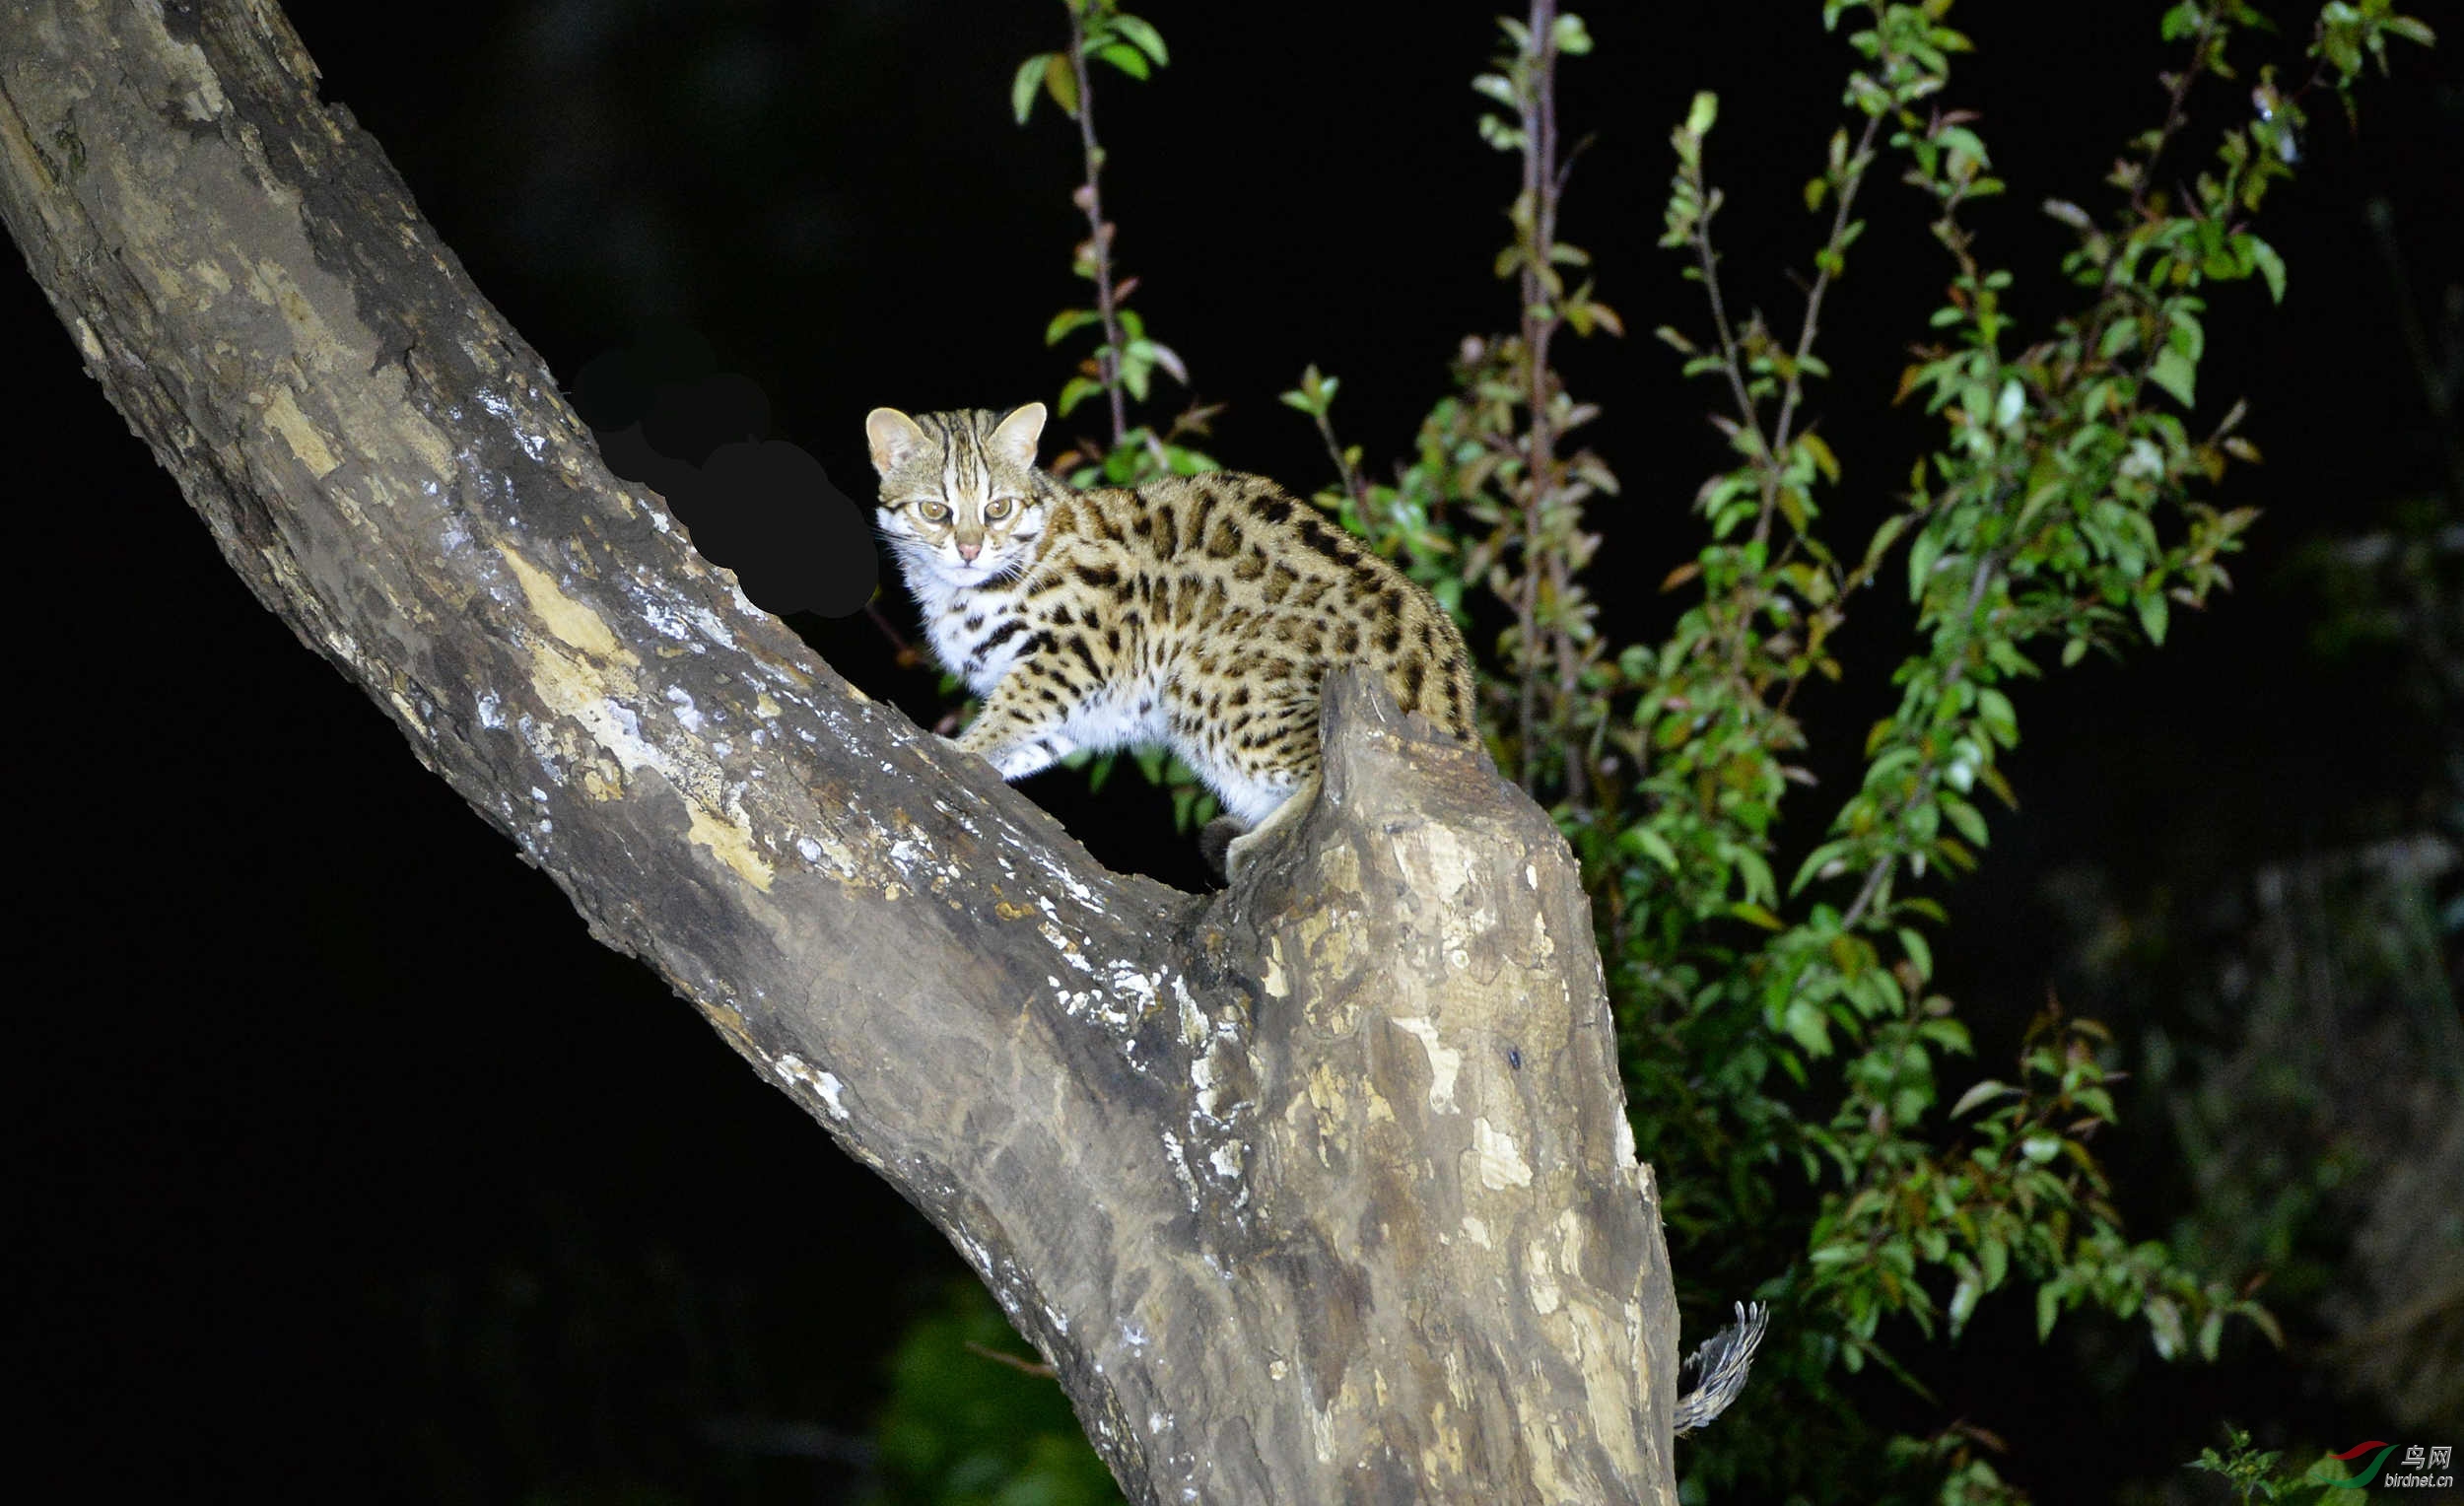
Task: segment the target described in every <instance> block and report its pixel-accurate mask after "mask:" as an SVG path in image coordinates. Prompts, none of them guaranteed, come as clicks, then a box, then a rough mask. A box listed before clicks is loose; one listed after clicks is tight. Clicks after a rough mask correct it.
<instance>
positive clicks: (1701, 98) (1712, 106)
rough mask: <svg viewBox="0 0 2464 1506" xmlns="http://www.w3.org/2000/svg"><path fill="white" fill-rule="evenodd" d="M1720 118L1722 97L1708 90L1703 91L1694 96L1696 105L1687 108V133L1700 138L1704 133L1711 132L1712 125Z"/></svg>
mask: <svg viewBox="0 0 2464 1506" xmlns="http://www.w3.org/2000/svg"><path fill="white" fill-rule="evenodd" d="M1719 118H1720V97H1719V96H1718V95H1715V94H1713V93H1712V92H1711V91H1710V90H1708V89H1706V90H1703V91H1702V92H1700V93H1699V94H1696V95H1695V96H1694V103H1692V104H1691V105H1689V106H1688V107H1687V108H1686V111H1685V129H1686V132H1687V133H1688V134H1690V135H1695V136H1700V135H1702V134H1703V133H1704V132H1706V131H1708V130H1710V129H1711V123H1712V122H1713V121H1715V120H1717V119H1719Z"/></svg>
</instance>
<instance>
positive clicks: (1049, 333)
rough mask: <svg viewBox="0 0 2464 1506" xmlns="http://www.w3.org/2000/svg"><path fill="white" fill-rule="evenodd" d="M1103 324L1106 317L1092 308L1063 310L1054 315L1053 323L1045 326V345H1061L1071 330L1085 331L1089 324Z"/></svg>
mask: <svg viewBox="0 0 2464 1506" xmlns="http://www.w3.org/2000/svg"><path fill="white" fill-rule="evenodd" d="M1102 322H1104V316H1103V315H1102V314H1100V313H1097V312H1096V311H1095V310H1094V309H1092V308H1063V309H1062V310H1061V312H1059V313H1057V314H1054V315H1053V322H1051V323H1050V324H1047V325H1045V326H1044V343H1045V344H1047V345H1059V344H1060V343H1061V341H1062V340H1063V339H1065V338H1067V336H1068V334H1069V332H1070V331H1071V330H1073V329H1083V328H1085V327H1086V326H1087V325H1089V324H1101V323H1102Z"/></svg>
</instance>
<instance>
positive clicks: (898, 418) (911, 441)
mask: <svg viewBox="0 0 2464 1506" xmlns="http://www.w3.org/2000/svg"><path fill="white" fill-rule="evenodd" d="M864 438H865V439H867V440H869V441H871V442H872V468H873V469H874V470H877V471H879V472H881V473H882V474H883V475H885V476H886V475H888V474H889V473H890V467H891V466H893V465H896V464H898V462H900V461H901V460H904V459H906V458H907V457H908V456H909V455H911V454H914V453H915V452H916V450H917V449H918V448H919V447H921V446H922V445H924V431H923V430H922V429H919V428H917V427H916V421H915V420H914V419H912V418H909V417H908V416H907V415H906V414H904V413H901V412H899V411H898V410H897V409H896V408H875V409H873V410H872V411H871V412H870V413H867V414H865V415H864Z"/></svg>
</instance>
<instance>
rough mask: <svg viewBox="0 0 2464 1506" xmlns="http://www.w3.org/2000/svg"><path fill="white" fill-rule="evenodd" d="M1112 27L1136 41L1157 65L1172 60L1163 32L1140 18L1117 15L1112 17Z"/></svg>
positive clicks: (1140, 49) (1139, 47)
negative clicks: (1166, 49) (1165, 46)
mask: <svg viewBox="0 0 2464 1506" xmlns="http://www.w3.org/2000/svg"><path fill="white" fill-rule="evenodd" d="M1112 28H1113V30H1114V31H1116V32H1119V33H1120V34H1122V35H1124V36H1127V37H1128V38H1129V40H1130V41H1132V42H1134V43H1135V44H1136V45H1137V48H1138V50H1139V51H1141V52H1143V53H1145V54H1146V55H1147V56H1148V57H1151V58H1153V59H1154V60H1155V65H1156V66H1157V67H1162V66H1163V65H1164V64H1166V63H1169V62H1171V61H1172V57H1171V55H1170V54H1169V53H1167V52H1165V51H1164V39H1163V35H1162V34H1160V33H1158V32H1157V31H1156V30H1155V29H1154V28H1153V27H1152V26H1149V25H1148V24H1147V23H1146V22H1144V21H1142V20H1140V19H1139V18H1137V17H1135V16H1115V17H1113V19H1112ZM1139 77H1141V78H1143V77H1145V75H1143V74H1141V75H1139Z"/></svg>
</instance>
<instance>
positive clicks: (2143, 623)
mask: <svg viewBox="0 0 2464 1506" xmlns="http://www.w3.org/2000/svg"><path fill="white" fill-rule="evenodd" d="M2171 617H2172V609H2171V608H2170V607H2169V606H2167V605H2166V603H2165V600H2164V592H2162V591H2159V590H2151V591H2142V592H2141V593H2140V595H2139V626H2140V627H2141V628H2142V629H2144V630H2145V631H2146V632H2147V635H2148V642H2150V643H2152V644H2155V645H2156V647H2157V648H2159V649H2160V648H2162V647H2164V628H2165V624H2166V623H2167V622H2168V621H2170V620H2171Z"/></svg>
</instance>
